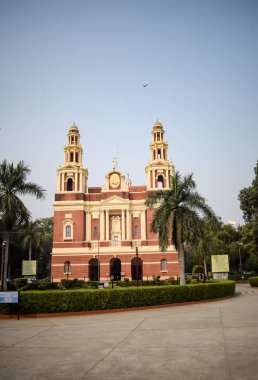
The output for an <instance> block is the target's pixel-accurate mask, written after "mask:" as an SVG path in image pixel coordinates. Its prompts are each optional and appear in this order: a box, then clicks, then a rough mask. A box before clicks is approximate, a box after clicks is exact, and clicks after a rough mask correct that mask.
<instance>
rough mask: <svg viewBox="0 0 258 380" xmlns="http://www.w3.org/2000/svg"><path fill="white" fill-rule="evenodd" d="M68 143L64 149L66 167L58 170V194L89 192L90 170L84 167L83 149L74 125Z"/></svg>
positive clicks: (69, 133)
mask: <svg viewBox="0 0 258 380" xmlns="http://www.w3.org/2000/svg"><path fill="white" fill-rule="evenodd" d="M67 137H68V141H67V144H66V145H65V147H64V166H63V167H59V168H58V170H57V174H58V183H57V191H58V192H66V191H73V192H81V193H84V192H86V191H87V180H88V170H87V169H85V168H84V167H83V164H82V153H83V149H82V146H81V143H80V133H79V129H78V127H77V126H76V125H75V123H73V125H72V126H71V127H70V129H69V132H68V135H67Z"/></svg>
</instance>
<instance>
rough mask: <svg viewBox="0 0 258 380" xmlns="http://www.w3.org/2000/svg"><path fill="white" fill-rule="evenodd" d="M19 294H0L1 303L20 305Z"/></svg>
mask: <svg viewBox="0 0 258 380" xmlns="http://www.w3.org/2000/svg"><path fill="white" fill-rule="evenodd" d="M18 300H19V297H18V292H0V303H18Z"/></svg>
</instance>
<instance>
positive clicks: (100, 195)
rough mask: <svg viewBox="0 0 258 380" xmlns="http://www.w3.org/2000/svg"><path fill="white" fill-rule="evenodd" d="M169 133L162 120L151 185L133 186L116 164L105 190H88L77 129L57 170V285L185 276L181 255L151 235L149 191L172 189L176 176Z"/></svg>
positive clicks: (155, 137)
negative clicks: (66, 280) (65, 280)
mask: <svg viewBox="0 0 258 380" xmlns="http://www.w3.org/2000/svg"><path fill="white" fill-rule="evenodd" d="M164 133H165V131H164V129H163V126H162V124H161V123H160V122H158V121H157V122H156V123H155V124H154V126H153V128H152V142H151V144H150V161H149V162H148V164H147V166H146V167H145V173H146V184H145V185H142V186H132V184H131V181H130V179H126V178H125V176H124V175H123V174H122V173H121V172H120V171H119V170H118V167H117V160H116V159H114V161H113V167H112V169H111V170H110V172H109V173H107V174H106V176H105V179H104V184H103V186H99V187H89V188H88V170H87V168H85V167H83V164H82V154H83V149H82V146H81V144H80V134H79V130H78V128H77V126H76V125H75V124H74V125H72V126H71V128H70V129H69V133H68V142H67V145H66V146H65V148H64V165H63V166H62V167H59V168H58V169H57V193H56V195H55V202H54V237H53V250H52V260H51V276H52V279H53V281H59V280H60V279H62V278H65V277H67V278H79V279H85V280H92V281H94V280H98V279H100V280H109V279H112V278H114V280H120V279H123V278H129V279H137V272H138V278H139V279H151V278H152V276H153V275H155V276H160V277H161V278H162V279H165V278H169V277H177V276H178V275H179V263H178V253H177V252H176V250H175V247H174V246H173V245H170V246H169V247H168V250H167V251H166V252H161V251H160V249H159V242H158V236H157V234H154V233H152V232H150V224H151V220H152V216H153V210H152V209H149V208H148V207H147V206H146V205H145V200H146V199H147V197H148V193H149V192H151V191H157V190H160V189H164V190H166V189H168V188H169V178H170V176H172V175H173V172H174V167H173V164H172V162H171V161H169V160H168V144H167V143H166V142H165V141H164ZM129 159H130V157H129ZM137 268H138V270H137Z"/></svg>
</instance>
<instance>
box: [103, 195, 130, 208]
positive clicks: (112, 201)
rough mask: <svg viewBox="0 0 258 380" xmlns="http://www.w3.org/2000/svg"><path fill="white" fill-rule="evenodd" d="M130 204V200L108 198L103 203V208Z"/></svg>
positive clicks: (115, 197)
mask: <svg viewBox="0 0 258 380" xmlns="http://www.w3.org/2000/svg"><path fill="white" fill-rule="evenodd" d="M128 203H130V201H129V199H124V198H121V197H118V196H117V195H113V196H112V197H109V198H106V199H104V200H102V201H101V206H114V205H124V204H128Z"/></svg>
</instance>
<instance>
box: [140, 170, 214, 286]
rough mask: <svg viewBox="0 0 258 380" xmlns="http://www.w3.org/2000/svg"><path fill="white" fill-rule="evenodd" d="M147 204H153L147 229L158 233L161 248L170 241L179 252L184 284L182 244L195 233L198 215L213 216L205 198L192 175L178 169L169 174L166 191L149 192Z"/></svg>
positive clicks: (189, 239) (197, 230)
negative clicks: (154, 208)
mask: <svg viewBox="0 0 258 380" xmlns="http://www.w3.org/2000/svg"><path fill="white" fill-rule="evenodd" d="M146 205H147V206H148V207H151V208H152V207H156V210H155V213H154V216H153V219H152V223H151V231H152V232H156V233H158V234H159V245H160V249H161V250H162V251H165V250H166V249H167V247H168V246H169V243H170V242H171V241H172V242H173V243H174V244H175V247H176V249H177V250H178V254H179V268H180V284H181V285H183V284H185V259H184V243H185V242H191V241H192V240H195V239H196V236H198V235H199V233H200V232H199V229H200V226H201V223H200V221H201V219H202V216H206V217H208V218H216V217H215V214H214V212H213V210H212V209H211V208H210V207H209V206H208V205H207V204H206V202H205V199H204V198H203V197H202V196H201V195H200V194H199V193H198V192H197V191H196V184H195V181H194V180H193V174H190V175H188V176H184V177H183V178H181V175H180V174H179V172H176V173H175V174H174V175H173V176H172V177H171V185H170V189H169V190H159V191H156V192H152V193H150V194H149V196H148V199H147V200H146Z"/></svg>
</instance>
